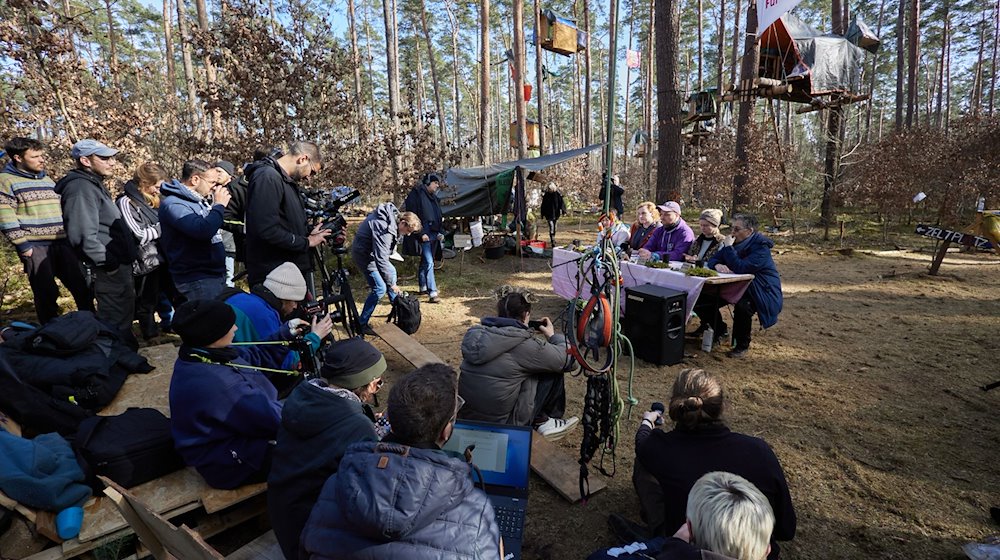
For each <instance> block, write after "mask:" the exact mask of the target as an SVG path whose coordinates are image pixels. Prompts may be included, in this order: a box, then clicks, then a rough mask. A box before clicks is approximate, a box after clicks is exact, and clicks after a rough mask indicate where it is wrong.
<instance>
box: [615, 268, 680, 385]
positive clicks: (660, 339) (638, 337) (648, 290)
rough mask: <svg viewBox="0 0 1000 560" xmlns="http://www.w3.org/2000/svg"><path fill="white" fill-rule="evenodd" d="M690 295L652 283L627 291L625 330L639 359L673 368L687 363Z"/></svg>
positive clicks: (623, 325) (623, 321)
mask: <svg viewBox="0 0 1000 560" xmlns="http://www.w3.org/2000/svg"><path fill="white" fill-rule="evenodd" d="M686 309H687V294H686V293H685V292H682V291H679V290H672V289H670V288H664V287H662V286H654V285H653V284H643V285H642V286H635V287H632V288H625V318H624V319H623V320H622V331H623V332H624V333H625V336H627V337H628V339H629V340H630V341H631V342H632V348H633V352H634V353H635V356H636V357H637V358H640V359H642V360H645V361H647V362H650V363H653V364H656V365H660V366H664V365H666V366H672V365H674V364H679V363H681V362H682V361H683V360H684V316H685V315H686V313H685V310H686Z"/></svg>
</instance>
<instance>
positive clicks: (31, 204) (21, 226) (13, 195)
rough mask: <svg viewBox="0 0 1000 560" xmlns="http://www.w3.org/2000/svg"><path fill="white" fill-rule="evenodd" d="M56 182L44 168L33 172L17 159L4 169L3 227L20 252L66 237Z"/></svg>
mask: <svg viewBox="0 0 1000 560" xmlns="http://www.w3.org/2000/svg"><path fill="white" fill-rule="evenodd" d="M54 186H55V183H54V182H53V181H52V179H50V178H48V176H46V175H45V172H44V171H43V172H42V173H40V174H38V175H33V174H31V173H28V172H26V171H22V170H20V169H18V168H17V167H15V166H14V164H13V163H8V164H7V167H5V168H4V170H3V173H0V231H2V232H3V234H4V236H5V237H6V238H7V239H8V240H9V241H10V242H11V243H13V244H14V247H15V248H17V251H18V252H20V253H23V252H25V251H27V250H28V249H30V248H31V247H32V246H34V245H48V244H49V243H51V242H52V241H55V240H57V239H65V237H66V231H65V230H64V229H63V219H62V207H60V206H59V195H58V194H56V192H55V191H54V190H52V187H54Z"/></svg>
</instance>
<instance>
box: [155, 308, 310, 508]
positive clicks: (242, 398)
mask: <svg viewBox="0 0 1000 560" xmlns="http://www.w3.org/2000/svg"><path fill="white" fill-rule="evenodd" d="M302 323H304V321H302V320H301V319H298V320H296V321H295V322H292V323H290V325H289V329H288V330H285V331H284V332H281V333H279V336H280V337H281V338H282V339H289V338H291V336H293V333H292V332H291V330H292V329H298V328H299V327H300V325H301V324H302ZM174 330H175V331H176V332H177V334H179V335H180V336H181V341H182V344H181V347H180V350H179V351H178V353H177V361H175V362H174V374H173V377H172V378H171V379H170V428H171V433H172V434H173V438H174V447H175V448H176V449H177V452H178V453H180V455H181V457H183V459H184V462H185V463H186V464H187V465H188V466H191V467H194V468H195V469H196V470H197V471H198V472H199V473H200V474H201V476H202V477H203V478H204V479H205V482H207V483H208V484H209V486H211V487H213V488H221V489H230V488H236V487H238V486H242V485H244V484H249V483H251V482H263V481H264V480H265V479H266V478H267V473H268V470H269V469H270V465H271V457H272V454H273V448H274V440H275V437H276V436H277V434H278V424H279V423H280V421H281V403H280V402H279V401H278V392H277V390H276V389H275V388H274V385H272V384H271V382H270V381H269V380H268V379H267V377H266V376H265V375H264V373H263V372H261V371H260V370H259V369H256V368H257V367H259V366H260V365H261V364H267V363H274V362H275V361H278V360H280V357H278V356H276V352H277V350H278V349H279V348H282V347H281V346H279V345H266V346H260V347H256V346H240V347H234V346H230V344H231V343H232V341H233V336H234V335H235V334H236V313H235V312H233V308H232V307H230V306H228V305H226V304H225V303H223V302H221V301H215V300H193V301H188V302H185V303H183V304H181V306H180V307H178V308H177V312H176V314H175V315H174Z"/></svg>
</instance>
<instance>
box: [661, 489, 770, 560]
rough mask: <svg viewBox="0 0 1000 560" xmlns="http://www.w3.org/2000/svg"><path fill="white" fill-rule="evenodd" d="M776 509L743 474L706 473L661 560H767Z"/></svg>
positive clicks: (692, 492) (669, 540)
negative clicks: (774, 509) (683, 519)
mask: <svg viewBox="0 0 1000 560" xmlns="http://www.w3.org/2000/svg"><path fill="white" fill-rule="evenodd" d="M773 530H774V512H773V511H771V504H769V503H768V501H767V498H765V497H764V494H762V493H761V492H760V490H758V489H757V487H756V486H754V485H753V483H752V482H750V481H749V480H747V479H745V478H743V477H742V476H740V475H737V474H732V473H727V472H721V471H715V472H710V473H708V474H705V475H702V477H701V478H699V479H698V481H697V482H695V483H694V486H692V487H691V492H689V493H688V500H687V520H686V521H685V522H684V524H683V525H681V527H680V529H678V530H677V532H676V533H674V536H673V537H671V538H669V539H667V540H666V541H665V542H664V544H663V548H662V549H660V554H659V556H657V557H656V558H657V560H764V559H765V558H767V557H768V554H770V552H771V545H770V542H769V541H770V540H771V532H772V531H773Z"/></svg>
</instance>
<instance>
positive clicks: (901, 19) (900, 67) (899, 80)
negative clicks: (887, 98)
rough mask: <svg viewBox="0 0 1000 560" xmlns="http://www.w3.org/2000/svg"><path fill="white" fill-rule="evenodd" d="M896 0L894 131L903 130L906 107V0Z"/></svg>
mask: <svg viewBox="0 0 1000 560" xmlns="http://www.w3.org/2000/svg"><path fill="white" fill-rule="evenodd" d="M898 1H899V15H898V17H897V19H896V120H895V130H896V132H899V131H901V130H903V109H904V108H905V107H906V98H905V97H904V96H903V84H904V83H905V80H906V78H904V77H903V75H904V74H905V73H906V59H905V56H906V51H905V42H904V41H903V39H904V37H906V0H898ZM913 1H916V0H913Z"/></svg>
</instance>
